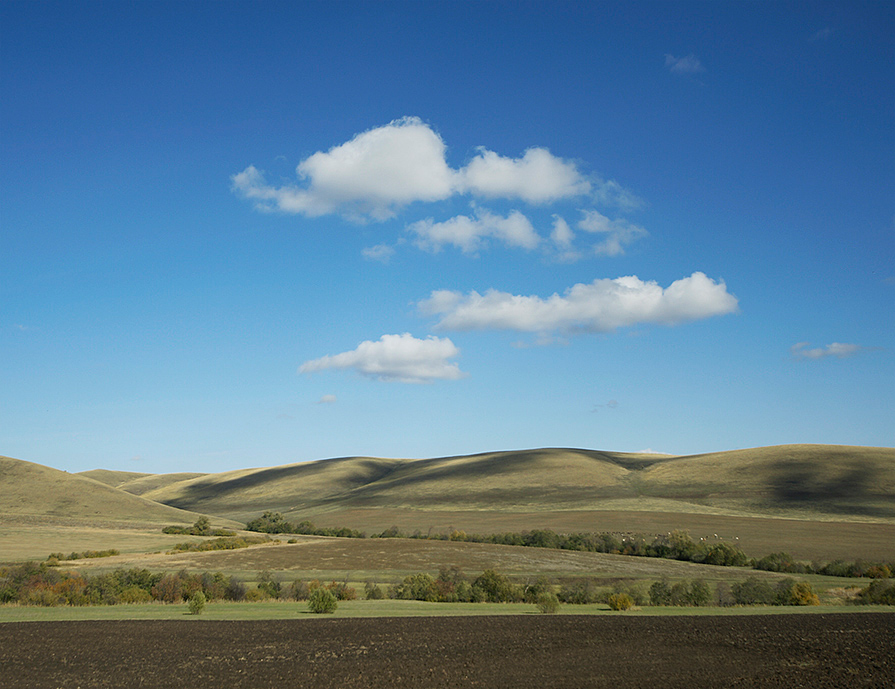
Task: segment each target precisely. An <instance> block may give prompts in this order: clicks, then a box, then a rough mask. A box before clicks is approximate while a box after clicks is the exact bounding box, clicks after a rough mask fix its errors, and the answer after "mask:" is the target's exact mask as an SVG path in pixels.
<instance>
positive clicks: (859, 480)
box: [770, 461, 895, 517]
mask: <svg viewBox="0 0 895 689" xmlns="http://www.w3.org/2000/svg"><path fill="white" fill-rule="evenodd" d="M877 480H878V471H877V470H876V468H875V467H874V466H873V465H872V464H870V465H855V464H852V465H851V466H849V467H847V468H843V470H842V471H841V472H840V473H838V474H836V475H835V476H832V477H821V476H819V475H818V467H817V466H815V465H814V464H813V463H812V462H808V461H800V462H789V463H786V464H785V465H782V466H780V467H779V468H778V469H777V471H776V473H775V474H774V475H773V476H772V478H771V482H770V486H771V490H772V492H773V497H774V499H775V500H776V501H777V502H778V503H783V504H785V505H786V506H790V507H814V508H821V509H823V511H825V512H831V513H849V514H860V515H865V516H875V517H890V516H895V502H893V501H892V497H891V496H885V495H883V494H882V493H881V492H880V491H879V490H878V486H877ZM880 501H886V502H889V503H891V504H890V505H880V504H879V502H880Z"/></svg>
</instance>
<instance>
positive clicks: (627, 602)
mask: <svg viewBox="0 0 895 689" xmlns="http://www.w3.org/2000/svg"><path fill="white" fill-rule="evenodd" d="M606 602H607V603H609V607H610V608H611V609H612V610H630V609H631V608H632V607H633V606H634V599H633V598H631V596H629V595H628V594H627V593H613V594H612V595H611V596H609V598H608V599H607V601H606Z"/></svg>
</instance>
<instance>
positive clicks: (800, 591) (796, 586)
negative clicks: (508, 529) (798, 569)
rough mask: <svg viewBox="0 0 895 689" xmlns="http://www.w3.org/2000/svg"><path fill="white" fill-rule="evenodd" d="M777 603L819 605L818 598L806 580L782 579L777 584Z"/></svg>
mask: <svg viewBox="0 0 895 689" xmlns="http://www.w3.org/2000/svg"><path fill="white" fill-rule="evenodd" d="M777 604H778V605H820V599H819V598H818V597H817V594H816V593H814V590H813V589H812V588H811V584H810V583H808V582H807V581H796V580H795V579H784V580H783V581H781V582H780V583H779V584H777Z"/></svg>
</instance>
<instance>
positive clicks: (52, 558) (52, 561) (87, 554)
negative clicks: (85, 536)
mask: <svg viewBox="0 0 895 689" xmlns="http://www.w3.org/2000/svg"><path fill="white" fill-rule="evenodd" d="M113 555H120V553H119V552H118V551H117V550H115V549H114V548H110V549H109V550H85V551H84V552H83V553H69V554H68V555H66V554H65V553H50V555H49V557H47V563H48V564H49V565H50V566H53V565H58V564H59V563H60V562H62V561H64V560H86V559H88V558H95V557H112V556H113Z"/></svg>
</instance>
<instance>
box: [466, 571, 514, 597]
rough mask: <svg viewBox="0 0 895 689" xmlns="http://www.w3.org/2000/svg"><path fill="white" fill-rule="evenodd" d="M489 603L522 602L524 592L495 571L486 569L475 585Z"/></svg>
mask: <svg viewBox="0 0 895 689" xmlns="http://www.w3.org/2000/svg"><path fill="white" fill-rule="evenodd" d="M472 587H473V588H476V589H479V590H480V591H481V592H482V594H483V595H484V598H485V600H486V601H488V602H489V603H514V602H517V601H521V600H522V592H521V591H520V590H518V587H516V586H513V584H511V583H510V580H509V579H507V578H506V577H505V576H503V575H502V574H498V573H497V572H495V571H494V570H493V569H486V570H485V571H484V572H482V574H481V576H479V577H478V578H477V579H476V580H475V581H474V582H473V583H472Z"/></svg>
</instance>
